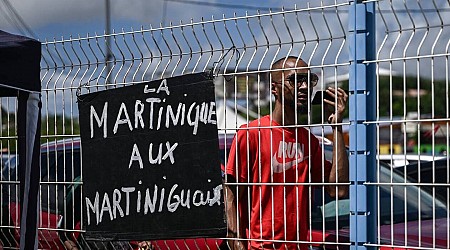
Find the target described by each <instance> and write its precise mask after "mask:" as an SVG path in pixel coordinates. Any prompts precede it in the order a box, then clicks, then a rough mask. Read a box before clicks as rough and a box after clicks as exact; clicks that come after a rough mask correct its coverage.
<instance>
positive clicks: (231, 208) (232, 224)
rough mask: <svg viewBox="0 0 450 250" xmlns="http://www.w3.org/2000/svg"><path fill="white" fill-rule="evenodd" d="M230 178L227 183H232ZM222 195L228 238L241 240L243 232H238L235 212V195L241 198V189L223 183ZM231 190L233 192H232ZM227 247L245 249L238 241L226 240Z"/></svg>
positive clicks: (236, 212)
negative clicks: (223, 195) (223, 197)
mask: <svg viewBox="0 0 450 250" xmlns="http://www.w3.org/2000/svg"><path fill="white" fill-rule="evenodd" d="M231 179H232V178H231V177H229V178H228V181H229V182H232V180H231ZM224 183H225V184H224V193H225V200H226V202H225V211H226V215H227V225H228V233H227V237H228V238H243V232H242V231H241V230H239V227H238V211H237V199H236V196H235V194H237V195H238V197H242V193H243V192H242V190H243V189H242V188H239V186H236V187H230V186H228V185H227V184H226V182H225V181H224ZM233 190H235V191H234V192H233ZM228 246H229V248H230V249H231V250H241V249H246V248H245V245H244V244H243V243H242V241H240V240H228Z"/></svg>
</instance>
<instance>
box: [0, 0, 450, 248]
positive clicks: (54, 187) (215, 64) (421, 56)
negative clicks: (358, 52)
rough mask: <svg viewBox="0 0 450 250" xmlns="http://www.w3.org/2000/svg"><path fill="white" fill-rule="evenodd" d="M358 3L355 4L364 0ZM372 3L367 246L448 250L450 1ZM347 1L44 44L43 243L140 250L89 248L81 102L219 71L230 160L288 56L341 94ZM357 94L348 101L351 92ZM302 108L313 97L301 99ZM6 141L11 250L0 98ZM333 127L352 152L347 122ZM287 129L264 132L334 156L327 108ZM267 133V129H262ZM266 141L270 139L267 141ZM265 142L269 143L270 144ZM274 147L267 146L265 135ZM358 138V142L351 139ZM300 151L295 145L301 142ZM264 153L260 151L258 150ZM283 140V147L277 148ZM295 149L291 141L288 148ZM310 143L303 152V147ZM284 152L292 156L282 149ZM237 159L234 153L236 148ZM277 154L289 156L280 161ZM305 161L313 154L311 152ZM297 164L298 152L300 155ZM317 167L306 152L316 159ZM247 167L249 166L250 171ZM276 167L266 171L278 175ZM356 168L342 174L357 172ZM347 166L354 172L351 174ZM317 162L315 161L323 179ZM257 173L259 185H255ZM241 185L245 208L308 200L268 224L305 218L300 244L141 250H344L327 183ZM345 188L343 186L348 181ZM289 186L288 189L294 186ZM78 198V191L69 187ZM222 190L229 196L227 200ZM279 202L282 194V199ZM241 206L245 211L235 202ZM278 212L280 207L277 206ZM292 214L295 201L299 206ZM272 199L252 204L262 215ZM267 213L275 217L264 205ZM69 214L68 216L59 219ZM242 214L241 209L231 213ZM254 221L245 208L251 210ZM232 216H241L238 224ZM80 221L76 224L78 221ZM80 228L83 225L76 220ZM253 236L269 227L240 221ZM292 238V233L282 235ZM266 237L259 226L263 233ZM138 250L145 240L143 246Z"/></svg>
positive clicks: (344, 209) (346, 229)
mask: <svg viewBox="0 0 450 250" xmlns="http://www.w3.org/2000/svg"><path fill="white" fill-rule="evenodd" d="M358 2H359V1H358ZM363 2H367V3H369V4H370V3H374V4H375V21H376V30H374V31H373V32H375V34H376V59H375V60H366V61H364V62H363V63H364V64H375V65H376V72H375V73H376V119H375V120H367V121H365V124H374V125H375V126H376V148H377V155H376V157H377V160H376V165H375V166H369V167H371V168H376V178H377V180H376V181H375V182H373V181H368V182H365V183H364V184H365V185H366V186H368V187H375V188H376V190H377V191H376V197H365V199H367V200H374V201H375V203H376V210H375V214H376V225H375V226H374V228H373V229H372V230H374V232H375V235H376V241H373V242H369V241H367V242H364V244H363V245H361V247H364V248H376V249H450V189H449V187H450V170H449V169H450V168H449V167H450V158H449V156H448V152H449V149H450V141H449V129H450V127H449V121H450V111H449V109H450V103H449V96H450V95H449V78H450V72H449V71H450V65H449V62H450V61H449V56H450V53H449V49H450V39H449V38H450V2H449V1H448V0H432V1H413V0H403V1H400V0H390V1H388V0H386V1H363ZM351 4H352V1H345V0H328V1H313V2H310V3H305V2H301V3H299V4H298V5H295V6H293V7H290V8H283V9H281V10H279V11H264V12H262V11H256V12H255V13H247V14H246V15H244V16H237V15H235V16H232V17H226V16H222V17H220V18H216V17H213V18H211V19H208V20H206V19H201V20H198V21H194V19H193V20H191V21H190V22H179V23H170V24H169V25H168V26H167V27H140V28H138V29H132V30H120V31H117V30H115V31H113V32H112V33H111V34H106V35H105V34H101V35H100V34H87V35H84V36H80V35H78V36H72V37H68V38H61V39H58V40H56V39H53V40H46V41H44V42H43V43H42V59H41V82H42V136H41V141H42V146H41V184H40V188H41V189H40V197H39V199H40V211H41V212H40V222H39V248H42V249H66V247H67V246H65V245H64V241H65V240H67V239H69V240H72V241H74V242H76V243H77V244H78V247H79V248H82V249H90V248H92V249H137V248H138V243H139V242H137V241H129V242H125V241H121V242H119V241H117V242H96V243H92V242H85V240H84V237H83V233H84V232H85V225H83V222H82V221H83V217H84V216H85V215H84V214H83V212H81V213H79V214H77V212H76V211H82V210H81V206H82V205H81V204H82V203H83V199H82V195H81V193H82V190H83V169H82V167H81V161H80V158H81V153H80V152H81V147H80V139H79V136H80V135H79V134H80V130H79V121H78V117H79V112H78V109H77V94H85V93H90V92H96V91H102V90H106V89H112V88H120V87H123V86H129V85H133V84H138V83H143V82H148V81H152V80H157V79H162V78H167V77H172V76H179V75H183V74H189V73H197V72H211V73H212V74H214V76H215V79H214V84H215V93H216V103H217V120H218V134H219V141H220V142H221V145H223V147H221V151H222V152H221V155H223V157H222V161H223V163H224V164H226V162H227V161H228V155H229V153H230V146H231V143H232V140H233V137H234V135H235V134H236V133H238V131H248V130H246V129H243V128H240V126H241V125H242V124H247V123H249V122H251V121H253V120H254V119H259V118H263V117H265V116H266V115H272V110H273V108H274V105H275V99H274V98H273V96H272V91H271V82H272V77H271V73H272V72H275V71H276V70H271V65H272V64H273V63H274V62H275V61H276V60H278V59H280V58H284V57H286V56H296V57H300V58H302V59H303V60H304V61H305V62H306V63H307V64H308V67H307V68H306V70H308V71H309V72H311V73H315V74H317V75H318V76H319V80H318V84H317V86H316V87H314V90H313V92H316V91H317V90H324V89H326V88H327V87H330V86H331V87H341V88H343V89H347V90H348V89H349V73H350V72H349V66H350V60H349V57H350V55H349V53H350V52H349V18H352V16H351ZM349 94H350V95H353V94H354V93H349ZM308 100H309V101H310V99H308ZM0 103H1V107H2V109H1V111H0V114H1V118H0V119H1V127H0V128H1V130H0V146H1V148H2V151H1V153H0V155H1V156H2V162H1V164H2V165H1V168H2V177H1V178H2V179H1V182H0V190H1V201H0V202H1V205H2V210H1V211H0V213H1V214H0V215H1V218H0V230H1V233H0V235H1V237H0V243H1V246H2V247H3V248H4V249H17V248H18V247H19V246H18V245H19V238H18V237H19V234H18V230H19V225H20V223H19V222H18V212H19V210H18V206H17V202H18V200H19V197H18V194H19V192H18V188H19V183H18V181H17V180H18V176H17V173H16V166H17V162H16V158H17V155H16V151H17V146H16V141H17V136H16V124H17V120H16V117H17V116H16V108H17V103H16V100H15V99H13V98H1V101H0ZM348 106H349V104H348V103H347V112H346V114H345V115H346V117H345V119H344V120H343V122H342V123H341V124H340V125H341V126H342V131H343V134H344V142H345V144H346V145H347V146H348V145H349V140H350V139H351V138H349V133H350V131H349V127H350V125H351V121H350V120H349V117H348V110H349V109H350V108H351V107H348ZM296 120H297V122H296V123H295V124H294V125H293V126H287V127H286V126H278V125H270V126H269V127H268V128H266V129H269V130H276V129H292V128H306V129H307V130H308V131H310V132H311V135H309V136H308V140H307V141H309V143H310V142H311V141H313V140H314V139H313V138H314V137H318V138H319V141H320V145H321V147H322V150H323V152H324V156H323V158H324V159H326V160H329V161H332V160H334V159H337V155H336V154H333V151H332V147H333V142H332V140H333V133H332V129H331V126H330V125H329V124H328V122H327V117H326V116H325V111H324V110H323V108H322V106H321V105H308V111H307V112H306V114H305V115H298V117H296ZM260 129H262V128H260ZM271 133H272V132H271ZM272 136H273V135H272ZM284 136H285V135H284V132H283V139H282V141H283V142H284V144H283V145H285V146H280V148H279V147H278V144H277V145H275V144H274V143H273V141H272V140H270V141H269V142H267V143H265V142H261V144H260V145H259V146H258V152H259V153H260V152H261V151H262V150H263V149H262V147H266V146H268V147H270V152H271V154H272V153H273V152H276V151H277V150H278V149H280V150H282V151H283V152H286V154H290V155H291V156H292V154H296V153H295V152H294V151H295V149H292V148H291V146H289V148H284V147H288V146H287V145H290V144H288V143H287V142H286V141H284V139H285V137H284ZM270 138H272V137H270ZM358 142H360V143H366V142H364V141H362V142H361V141H358ZM294 143H300V142H299V141H297V139H295V141H294ZM264 144H267V145H264ZM280 145H282V144H280ZM294 145H295V144H294ZM308 146H311V144H308ZM288 149H292V151H289V150H288ZM241 153H242V152H241ZM283 155H284V153H283ZM308 156H311V155H308ZM295 157H298V156H295ZM310 158H312V157H310ZM245 167H249V168H250V166H245ZM273 167H274V166H273V165H272V166H271V168H272V169H273ZM351 167H352V166H350V168H351ZM353 167H355V166H353ZM323 168H324V167H323V166H322V170H324V169H323ZM260 177H261V176H260ZM283 178H284V179H283V181H282V182H281V183H279V182H273V183H253V182H252V181H247V182H244V183H242V182H240V181H239V180H232V179H229V178H228V177H226V178H225V179H224V183H225V184H226V185H228V186H229V187H230V188H237V187H239V186H242V187H244V189H245V191H244V194H246V197H247V199H242V200H238V205H239V206H242V207H250V206H251V199H250V198H249V197H250V195H251V194H252V192H254V191H252V190H255V189H257V188H260V187H267V188H268V190H269V192H272V193H271V194H272V195H273V194H274V193H277V192H276V191H274V190H275V188H276V187H275V186H279V187H280V188H281V189H280V190H282V192H284V194H286V192H287V191H286V190H293V192H299V190H300V189H299V188H301V190H303V187H304V190H305V191H304V192H306V194H307V199H308V200H309V201H311V202H309V205H308V209H307V213H306V215H307V216H306V218H304V217H300V215H298V214H297V215H296V217H294V219H293V220H292V218H288V216H284V218H281V221H275V220H274V219H273V216H274V212H271V213H272V215H271V216H272V221H271V222H270V223H272V224H273V223H281V224H283V225H288V224H291V223H296V222H297V221H303V222H302V223H305V221H307V222H306V223H305V225H307V235H299V231H297V232H296V235H295V236H294V237H291V238H289V237H287V236H286V235H287V234H288V232H286V231H284V232H282V234H283V235H285V236H284V237H281V238H276V237H274V235H275V232H272V236H273V238H270V239H267V238H258V239H251V238H249V237H248V236H247V235H245V233H240V234H238V235H234V236H232V235H229V236H228V237H226V238H220V239H179V240H164V239H161V240H151V241H149V242H146V244H147V246H148V247H149V249H151V248H154V249H219V248H220V249H229V247H230V242H232V241H229V240H241V241H242V242H245V243H246V244H250V243H251V242H252V241H258V242H260V243H261V242H266V243H270V244H272V247H269V249H270V248H274V247H275V245H277V244H284V243H292V244H294V245H295V246H296V249H297V248H300V249H303V248H302V247H303V246H307V247H309V248H311V249H350V248H351V247H355V246H354V245H352V244H353V243H351V242H353V240H352V231H351V229H350V226H351V221H350V219H349V218H350V216H349V214H350V210H351V206H352V204H351V200H352V199H353V198H354V197H351V196H350V197H349V196H347V197H344V198H341V199H337V198H331V197H328V196H327V194H326V192H325V191H324V190H325V188H324V187H325V186H327V185H330V184H329V183H325V182H324V181H323V179H322V180H321V181H319V182H313V181H312V180H310V181H309V182H307V183H303V184H299V183H295V182H292V181H289V179H288V178H286V176H284V177H283ZM343 185H344V186H347V187H349V186H350V185H351V183H350V182H346V183H344V184H343ZM291 187H293V188H291ZM75 189H77V190H80V191H79V192H74V191H73V190H75ZM224 195H227V192H225V193H224ZM282 199H284V198H282ZM239 203H240V204H239ZM284 204H285V205H286V200H284ZM295 205H296V206H300V205H302V204H299V201H298V200H297V203H296V204H295ZM266 206H267V207H270V208H273V207H274V203H273V201H272V203H268V204H265V205H264V204H263V205H261V204H259V209H260V210H264V209H266ZM270 211H271V210H270ZM68 213H71V214H76V215H74V216H71V218H69V217H70V216H66V215H67V214H68ZM238 213H239V212H236V215H239V214H238ZM249 213H250V212H249ZM238 217H239V216H238ZM80 221H81V222H80ZM78 222H80V223H78ZM238 224H241V225H242V226H244V227H245V228H246V230H247V231H251V230H256V229H254V228H258V230H259V229H260V228H262V227H263V224H262V222H261V223H260V224H259V225H253V224H252V225H250V222H249V221H248V220H241V221H238ZM284 228H285V230H286V227H284ZM261 230H262V229H261ZM140 243H142V242H140Z"/></svg>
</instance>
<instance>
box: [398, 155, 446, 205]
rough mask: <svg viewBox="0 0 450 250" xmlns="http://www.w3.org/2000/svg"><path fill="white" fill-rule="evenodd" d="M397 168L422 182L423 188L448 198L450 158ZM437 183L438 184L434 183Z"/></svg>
mask: <svg viewBox="0 0 450 250" xmlns="http://www.w3.org/2000/svg"><path fill="white" fill-rule="evenodd" d="M397 170H398V171H399V172H400V173H401V174H404V175H406V176H408V177H409V178H411V179H412V180H413V182H416V183H420V184H421V188H422V189H424V190H426V191H427V192H428V193H430V194H433V192H434V194H435V195H436V197H438V198H439V199H442V200H444V201H445V200H446V199H447V197H448V195H450V158H445V157H444V158H443V159H440V160H436V161H429V162H420V163H415V164H409V165H406V166H402V167H398V168H397ZM433 184H437V185H433Z"/></svg>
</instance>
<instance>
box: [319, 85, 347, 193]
mask: <svg viewBox="0 0 450 250" xmlns="http://www.w3.org/2000/svg"><path fill="white" fill-rule="evenodd" d="M327 92H328V93H329V94H330V95H331V96H332V97H336V96H337V98H336V99H337V103H335V102H333V101H328V100H324V102H326V103H327V104H329V105H331V107H332V109H333V111H334V112H333V111H332V113H331V115H330V116H329V117H328V122H329V123H330V124H336V123H341V122H342V119H343V113H344V111H345V107H346V104H347V98H348V95H347V93H345V91H344V90H342V89H341V88H337V89H334V88H328V89H327ZM328 182H329V183H348V155H347V150H346V148H345V142H344V135H343V134H342V126H341V125H335V126H333V159H332V166H331V171H330V175H329V176H328ZM336 187H337V188H336ZM326 190H327V192H328V194H329V195H330V196H331V197H336V196H337V197H338V198H342V197H345V196H347V194H348V185H340V186H339V185H338V186H326Z"/></svg>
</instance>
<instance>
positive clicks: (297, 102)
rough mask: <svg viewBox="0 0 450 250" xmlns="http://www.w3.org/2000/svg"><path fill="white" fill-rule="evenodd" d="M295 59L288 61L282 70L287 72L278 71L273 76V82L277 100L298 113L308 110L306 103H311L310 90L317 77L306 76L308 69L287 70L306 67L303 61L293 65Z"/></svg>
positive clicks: (313, 75)
mask: <svg viewBox="0 0 450 250" xmlns="http://www.w3.org/2000/svg"><path fill="white" fill-rule="evenodd" d="M295 63H296V60H295V59H288V60H287V61H286V63H285V64H284V67H283V68H287V70H283V71H279V72H277V73H275V74H273V79H272V80H273V81H274V82H275V83H276V88H277V94H278V98H280V100H281V101H283V102H284V104H286V105H288V106H290V107H291V108H293V109H295V106H297V109H298V110H299V111H303V110H306V109H307V108H308V101H309V102H311V94H312V90H313V88H314V86H315V84H317V80H318V78H317V75H315V74H313V73H309V74H308V69H297V70H294V69H289V68H296V67H307V64H306V63H305V62H304V61H298V62H297V65H296V64H295Z"/></svg>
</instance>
